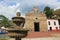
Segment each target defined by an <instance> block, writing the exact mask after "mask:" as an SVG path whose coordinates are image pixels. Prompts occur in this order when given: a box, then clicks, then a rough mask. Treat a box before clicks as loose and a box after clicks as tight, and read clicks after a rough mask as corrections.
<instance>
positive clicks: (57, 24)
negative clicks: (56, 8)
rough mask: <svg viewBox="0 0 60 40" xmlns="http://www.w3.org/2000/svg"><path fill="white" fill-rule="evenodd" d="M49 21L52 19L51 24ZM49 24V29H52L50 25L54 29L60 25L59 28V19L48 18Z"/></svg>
mask: <svg viewBox="0 0 60 40" xmlns="http://www.w3.org/2000/svg"><path fill="white" fill-rule="evenodd" d="M49 21H50V25H49V23H48V22H49ZM54 22H56V25H54ZM47 26H48V30H50V27H52V30H56V27H58V29H59V23H58V20H54V19H47Z"/></svg>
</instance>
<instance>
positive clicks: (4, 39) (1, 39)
mask: <svg viewBox="0 0 60 40" xmlns="http://www.w3.org/2000/svg"><path fill="white" fill-rule="evenodd" d="M0 40H8V39H7V38H0Z"/></svg>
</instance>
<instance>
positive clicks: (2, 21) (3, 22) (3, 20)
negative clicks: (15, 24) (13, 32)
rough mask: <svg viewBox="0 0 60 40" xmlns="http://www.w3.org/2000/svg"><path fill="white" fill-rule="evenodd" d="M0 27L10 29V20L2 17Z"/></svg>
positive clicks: (0, 17) (0, 16)
mask: <svg viewBox="0 0 60 40" xmlns="http://www.w3.org/2000/svg"><path fill="white" fill-rule="evenodd" d="M0 19H1V20H0V27H2V26H4V27H8V26H10V23H9V20H8V18H6V17H5V16H3V15H0Z"/></svg>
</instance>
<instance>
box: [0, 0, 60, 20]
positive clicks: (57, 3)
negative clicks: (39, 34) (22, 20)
mask: <svg viewBox="0 0 60 40" xmlns="http://www.w3.org/2000/svg"><path fill="white" fill-rule="evenodd" d="M34 6H37V7H38V8H39V10H40V11H42V10H43V9H44V7H46V6H49V7H51V8H53V9H54V10H56V9H60V0H0V15H4V16H6V17H7V18H9V19H11V18H12V17H14V16H16V12H17V11H20V12H21V15H22V16H23V17H24V16H25V14H26V12H28V11H29V12H30V11H32V8H33V7H34Z"/></svg>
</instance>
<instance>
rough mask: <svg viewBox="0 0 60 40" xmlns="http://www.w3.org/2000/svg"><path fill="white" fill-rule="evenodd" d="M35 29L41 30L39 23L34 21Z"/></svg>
mask: <svg viewBox="0 0 60 40" xmlns="http://www.w3.org/2000/svg"><path fill="white" fill-rule="evenodd" d="M34 30H35V32H36V31H39V23H36V22H35V23H34Z"/></svg>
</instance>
